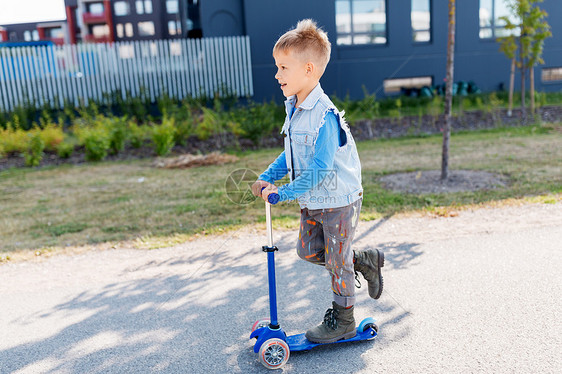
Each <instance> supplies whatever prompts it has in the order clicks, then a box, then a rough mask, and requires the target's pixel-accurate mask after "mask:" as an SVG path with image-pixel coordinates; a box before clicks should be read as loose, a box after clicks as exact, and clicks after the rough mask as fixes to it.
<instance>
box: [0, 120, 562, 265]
mask: <svg viewBox="0 0 562 374" xmlns="http://www.w3.org/2000/svg"><path fill="white" fill-rule="evenodd" d="M358 148H359V153H360V157H361V161H362V167H363V187H364V189H365V195H364V203H363V207H364V208H363V218H367V219H369V218H376V217H380V216H383V215H389V214H393V213H396V212H404V211H409V210H432V209H436V208H437V207H443V206H445V207H446V206H459V205H464V204H474V203H481V202H486V201H490V200H503V199H508V198H522V197H527V196H546V197H545V198H543V201H545V202H548V201H553V200H556V199H560V194H562V134H561V132H560V126H552V125H551V126H534V127H522V128H512V129H501V130H493V131H480V132H471V133H462V134H453V137H452V141H451V160H450V165H451V169H474V170H486V171H491V172H497V173H502V174H504V175H506V176H508V177H509V179H510V185H509V186H508V187H506V188H502V189H497V190H492V191H480V192H470V193H455V194H445V195H410V194H398V193H392V192H389V191H386V190H384V189H383V188H382V187H381V185H380V184H379V182H378V178H379V177H380V176H382V175H385V174H389V173H395V172H404V171H417V170H432V169H440V160H441V138H440V137H438V136H434V137H427V138H404V139H395V140H379V141H364V142H360V143H359V144H358ZM280 151H281V148H278V149H267V150H261V151H257V152H247V153H241V154H238V156H239V158H240V159H239V161H237V162H236V163H232V164H227V165H223V166H210V167H204V168H195V169H185V170H178V169H157V168H154V167H152V160H140V161H131V162H101V163H91V164H85V165H79V166H70V165H68V166H61V167H52V168H51V167H50V168H44V169H11V170H7V171H2V172H0V251H1V252H0V254H1V253H3V256H4V257H5V256H6V255H9V253H12V252H14V251H21V250H24V251H27V250H33V251H36V250H41V249H43V250H44V249H45V248H49V247H66V246H80V245H85V244H93V243H101V242H115V241H124V240H135V243H137V244H138V245H139V246H145V247H150V246H160V245H168V244H171V243H175V242H180V241H183V240H186V239H187V238H188V237H189V236H190V235H193V234H195V233H200V232H203V231H205V232H216V231H220V230H223V229H226V228H231V227H233V226H236V225H246V224H253V223H259V224H260V225H263V220H264V219H263V202H262V201H261V200H257V201H255V202H253V203H251V204H249V205H237V204H234V203H232V202H231V201H230V200H229V199H228V197H227V194H226V192H225V181H226V179H227V177H228V175H229V174H230V173H231V172H232V171H234V170H236V169H240V168H248V169H251V170H254V171H255V172H256V173H257V174H259V173H261V171H263V170H264V169H265V168H266V167H267V165H268V164H269V163H270V162H271V161H273V159H274V158H275V157H276V156H277V155H278V154H279V152H280ZM299 213H300V211H299V208H298V205H297V204H295V203H291V204H280V206H278V207H276V208H275V224H276V225H277V226H285V227H292V226H294V225H295V226H296V220H297V218H298V216H299ZM0 261H1V257H0Z"/></svg>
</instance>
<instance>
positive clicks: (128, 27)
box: [125, 22, 135, 38]
mask: <svg viewBox="0 0 562 374" xmlns="http://www.w3.org/2000/svg"><path fill="white" fill-rule="evenodd" d="M133 35H135V33H134V32H133V24H132V23H130V22H127V23H126V24H125V36H126V37H127V38H132V37H133Z"/></svg>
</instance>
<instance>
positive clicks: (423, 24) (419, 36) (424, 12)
mask: <svg viewBox="0 0 562 374" xmlns="http://www.w3.org/2000/svg"><path fill="white" fill-rule="evenodd" d="M411 18H412V38H413V40H414V42H429V41H431V0H412V15H411Z"/></svg>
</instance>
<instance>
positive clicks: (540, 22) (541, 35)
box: [498, 0, 552, 116]
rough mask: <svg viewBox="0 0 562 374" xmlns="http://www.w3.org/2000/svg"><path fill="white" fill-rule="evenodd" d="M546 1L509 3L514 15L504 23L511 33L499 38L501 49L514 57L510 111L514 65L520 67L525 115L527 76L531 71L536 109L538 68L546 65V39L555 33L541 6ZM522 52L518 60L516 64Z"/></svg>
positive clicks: (517, 0)
mask: <svg viewBox="0 0 562 374" xmlns="http://www.w3.org/2000/svg"><path fill="white" fill-rule="evenodd" d="M542 2H543V0H511V1H510V2H509V3H508V4H507V5H508V8H509V9H510V12H511V16H504V17H501V19H502V20H503V21H504V22H505V29H506V30H507V31H508V34H509V35H508V36H505V37H501V38H498V42H499V43H500V50H501V51H502V52H504V54H505V55H506V56H507V57H508V58H509V59H510V60H511V76H510V105H509V111H508V114H509V115H511V107H512V98H513V93H512V90H513V79H514V75H515V65H517V67H518V68H519V69H520V70H521V110H522V111H523V116H525V94H526V90H525V79H526V72H527V70H529V78H530V86H531V95H530V96H531V112H532V113H534V112H535V69H534V67H535V66H536V65H537V64H543V63H544V60H543V59H542V53H543V47H544V40H545V39H546V38H548V37H549V36H551V35H552V33H551V32H550V26H549V24H548V23H547V22H546V17H547V16H548V14H547V13H546V12H545V11H544V10H542V9H540V8H539V7H538V5H537V4H538V3H542ZM517 54H519V56H518V57H519V61H518V62H517V64H515V61H516V59H517Z"/></svg>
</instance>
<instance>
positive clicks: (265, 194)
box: [261, 184, 279, 202]
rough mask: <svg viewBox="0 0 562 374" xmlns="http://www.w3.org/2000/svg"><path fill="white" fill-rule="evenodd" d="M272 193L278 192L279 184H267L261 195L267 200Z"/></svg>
mask: <svg viewBox="0 0 562 374" xmlns="http://www.w3.org/2000/svg"><path fill="white" fill-rule="evenodd" d="M272 193H276V194H278V193H279V191H278V190H277V186H276V185H274V184H269V186H267V187H266V188H265V189H264V190H263V191H262V192H261V197H262V199H263V200H264V201H267V202H269V201H268V200H267V197H268V196H269V195H270V194H272Z"/></svg>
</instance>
